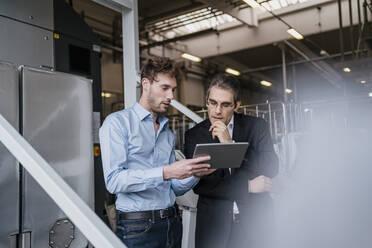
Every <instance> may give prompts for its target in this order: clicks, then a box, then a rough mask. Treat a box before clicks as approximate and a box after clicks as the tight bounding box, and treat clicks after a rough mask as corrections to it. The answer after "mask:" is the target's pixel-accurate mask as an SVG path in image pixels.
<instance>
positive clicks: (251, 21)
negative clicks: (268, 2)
mask: <svg viewBox="0 0 372 248" xmlns="http://www.w3.org/2000/svg"><path fill="white" fill-rule="evenodd" d="M202 1H203V2H205V3H206V4H208V5H209V6H211V7H212V8H215V9H218V10H221V11H223V12H224V13H226V14H229V15H231V16H232V17H234V18H236V19H238V20H239V21H241V22H242V23H244V24H247V25H248V26H249V27H258V17H257V10H256V9H253V8H243V9H242V8H239V7H235V6H234V5H232V4H230V3H228V2H227V1H220V0H202Z"/></svg>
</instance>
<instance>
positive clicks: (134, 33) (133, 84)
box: [122, 0, 141, 108]
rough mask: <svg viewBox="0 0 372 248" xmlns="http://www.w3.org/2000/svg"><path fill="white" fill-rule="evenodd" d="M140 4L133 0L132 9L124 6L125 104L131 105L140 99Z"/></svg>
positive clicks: (127, 106)
mask: <svg viewBox="0 0 372 248" xmlns="http://www.w3.org/2000/svg"><path fill="white" fill-rule="evenodd" d="M137 8H138V6H137V0H133V5H132V8H131V9H128V8H123V10H122V18H123V21H122V25H123V69H124V70H123V73H124V106H125V108H129V107H131V106H132V105H133V104H134V103H135V102H136V101H137V100H138V99H139V85H140V81H141V80H140V76H139V72H140V69H139V49H138V9H137Z"/></svg>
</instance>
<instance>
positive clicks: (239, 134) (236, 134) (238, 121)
mask: <svg viewBox="0 0 372 248" xmlns="http://www.w3.org/2000/svg"><path fill="white" fill-rule="evenodd" d="M233 140H234V141H235V142H245V141H246V140H245V128H244V121H243V118H242V115H240V114H234V128H233ZM235 170H236V169H235V168H232V169H231V174H234V173H235Z"/></svg>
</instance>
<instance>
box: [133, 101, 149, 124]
mask: <svg viewBox="0 0 372 248" xmlns="http://www.w3.org/2000/svg"><path fill="white" fill-rule="evenodd" d="M133 110H134V112H135V113H136V114H137V115H138V117H139V118H140V120H141V121H142V120H143V119H145V118H146V117H147V116H149V115H151V113H150V112H149V111H147V110H146V109H145V108H144V107H142V105H141V104H139V103H138V102H136V103H135V104H134V105H133Z"/></svg>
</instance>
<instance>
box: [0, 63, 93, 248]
mask: <svg viewBox="0 0 372 248" xmlns="http://www.w3.org/2000/svg"><path fill="white" fill-rule="evenodd" d="M19 92H20V97H18V95H19ZM19 100H20V101H19ZM0 106H1V107H0V113H1V114H2V115H3V116H4V117H5V118H6V119H7V120H8V121H10V122H11V123H12V124H13V126H14V127H16V128H18V120H19V119H21V121H20V128H19V130H20V132H21V133H23V135H24V137H25V139H26V140H27V141H28V142H29V143H30V144H31V145H32V146H33V147H34V148H35V149H36V150H37V151H38V152H39V153H40V154H41V156H42V157H43V158H44V159H46V161H47V162H48V163H49V164H50V165H51V166H52V167H53V168H54V169H55V170H56V171H57V173H59V174H60V175H61V176H62V177H63V178H64V179H65V180H66V182H67V183H68V184H69V185H70V186H71V187H72V188H73V189H74V190H75V191H76V192H77V193H78V195H79V196H80V197H81V198H82V199H83V200H85V201H86V202H87V203H88V205H90V206H91V207H92V208H93V203H94V202H93V198H94V197H93V196H94V192H93V190H94V180H93V178H94V166H93V151H92V144H93V141H92V85H91V80H88V79H85V78H83V77H79V76H75V75H70V74H66V73H60V72H51V71H46V70H40V69H34V68H30V67H19V68H17V67H16V66H15V65H11V64H8V63H0ZM20 106H21V108H20V109H21V111H20V112H19V111H18V110H19V107H20ZM18 113H20V114H18ZM0 188H1V190H0V217H1V218H2V222H1V224H0V247H1V248H2V247H17V239H18V237H19V235H18V234H19V233H21V234H22V235H21V239H22V243H23V244H22V246H21V245H19V244H18V247H22V248H28V247H38V248H39V247H40V248H43V247H76V248H80V247H81V248H82V247H86V246H87V244H88V241H87V240H86V238H85V237H84V236H83V235H82V234H81V233H80V232H79V230H77V229H75V228H74V225H73V224H72V223H71V222H70V221H69V220H68V219H67V217H66V215H65V214H64V213H63V212H62V211H61V210H60V209H59V208H58V206H57V205H56V204H55V203H54V202H53V201H52V200H51V199H50V198H49V196H48V195H47V194H46V193H45V192H44V190H43V189H42V188H41V187H40V186H39V185H38V184H37V183H36V182H35V181H34V179H33V178H32V177H31V176H30V175H29V174H28V173H27V172H26V171H25V170H22V169H21V170H19V166H18V164H17V162H16V160H15V159H14V158H13V157H12V155H11V154H9V152H8V151H7V150H6V149H5V148H4V147H3V146H0ZM20 190H21V191H22V194H19V192H20ZM21 196H22V197H21ZM20 220H21V221H20Z"/></svg>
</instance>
